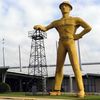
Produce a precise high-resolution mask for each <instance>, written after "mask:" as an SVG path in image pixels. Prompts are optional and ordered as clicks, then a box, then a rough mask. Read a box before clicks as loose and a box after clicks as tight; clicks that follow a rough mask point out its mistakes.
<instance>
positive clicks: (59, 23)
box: [33, 1, 91, 97]
mask: <svg viewBox="0 0 100 100" xmlns="http://www.w3.org/2000/svg"><path fill="white" fill-rule="evenodd" d="M59 8H60V10H61V12H62V18H61V19H58V20H55V21H53V22H52V23H51V24H49V25H48V26H43V25H35V26H34V27H33V28H34V29H36V30H41V31H44V32H45V31H47V30H49V29H52V28H55V29H56V30H57V31H58V33H59V37H60V39H59V46H58V50H57V62H56V73H55V84H54V90H53V91H52V92H50V95H61V92H60V90H61V84H62V80H63V66H64V61H65V57H66V54H67V53H68V55H69V59H70V62H71V65H72V68H73V71H74V74H75V78H76V82H77V86H78V93H77V96H78V97H84V96H85V92H84V85H83V80H82V74H81V70H80V65H79V61H78V56H77V51H76V46H75V40H78V39H80V38H82V37H83V36H84V35H85V34H86V33H88V32H89V31H90V30H91V27H90V26H89V25H88V24H87V23H86V22H85V21H84V20H83V19H81V18H79V17H72V16H70V15H69V13H70V11H71V10H72V9H73V7H72V5H71V4H70V3H69V2H66V1H65V2H62V3H61V4H60V5H59ZM80 26H81V27H83V30H82V31H81V32H80V33H79V34H75V33H76V30H77V29H78V28H79V27H80Z"/></svg>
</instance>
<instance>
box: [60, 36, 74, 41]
mask: <svg viewBox="0 0 100 100" xmlns="http://www.w3.org/2000/svg"><path fill="white" fill-rule="evenodd" d="M69 39H73V40H74V38H70V37H67V36H66V37H60V39H59V40H62V41H63V40H69Z"/></svg>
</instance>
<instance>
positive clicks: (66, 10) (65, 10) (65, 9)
mask: <svg viewBox="0 0 100 100" xmlns="http://www.w3.org/2000/svg"><path fill="white" fill-rule="evenodd" d="M70 11H71V8H70V6H69V5H67V4H63V5H62V6H61V12H62V14H64V13H69V12H70Z"/></svg>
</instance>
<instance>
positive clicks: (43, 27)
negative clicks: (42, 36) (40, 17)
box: [33, 23, 53, 32]
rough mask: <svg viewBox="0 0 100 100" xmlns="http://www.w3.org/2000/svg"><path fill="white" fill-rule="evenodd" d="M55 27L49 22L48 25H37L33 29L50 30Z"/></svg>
mask: <svg viewBox="0 0 100 100" xmlns="http://www.w3.org/2000/svg"><path fill="white" fill-rule="evenodd" d="M51 28H53V24H52V23H51V24H49V25H48V26H43V25H35V26H34V27H33V29H36V30H41V31H43V32H45V31H48V30H49V29H51Z"/></svg>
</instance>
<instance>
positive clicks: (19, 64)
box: [19, 45, 22, 72]
mask: <svg viewBox="0 0 100 100" xmlns="http://www.w3.org/2000/svg"><path fill="white" fill-rule="evenodd" d="M19 66H20V72H22V65H21V50H20V45H19Z"/></svg>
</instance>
